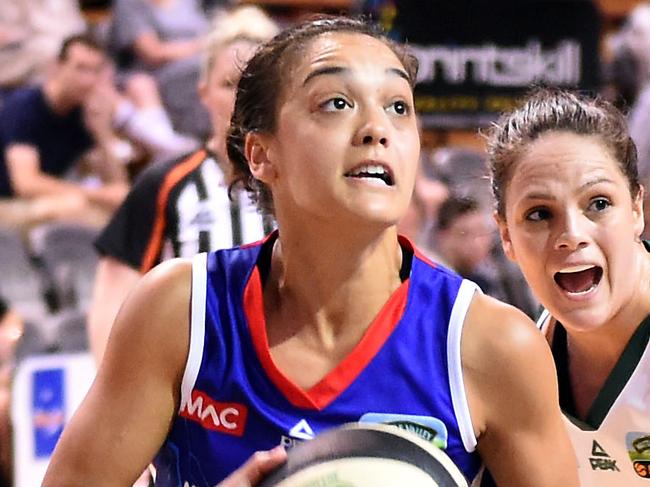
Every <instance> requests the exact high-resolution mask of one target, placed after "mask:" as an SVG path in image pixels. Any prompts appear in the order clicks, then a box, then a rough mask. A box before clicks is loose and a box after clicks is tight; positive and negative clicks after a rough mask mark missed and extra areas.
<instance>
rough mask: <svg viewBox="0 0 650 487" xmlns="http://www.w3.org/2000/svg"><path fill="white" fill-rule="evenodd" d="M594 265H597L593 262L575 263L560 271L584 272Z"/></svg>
mask: <svg viewBox="0 0 650 487" xmlns="http://www.w3.org/2000/svg"><path fill="white" fill-rule="evenodd" d="M592 267H596V266H594V265H592V264H583V265H574V266H571V267H565V268H564V269H562V270H560V272H564V273H567V274H568V273H572V272H582V271H586V270H587V269H591V268H592Z"/></svg>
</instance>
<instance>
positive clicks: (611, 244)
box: [489, 90, 650, 487]
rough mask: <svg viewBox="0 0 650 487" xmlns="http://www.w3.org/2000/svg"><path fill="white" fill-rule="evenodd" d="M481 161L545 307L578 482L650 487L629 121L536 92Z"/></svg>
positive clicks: (649, 297) (648, 369)
mask: <svg viewBox="0 0 650 487" xmlns="http://www.w3.org/2000/svg"><path fill="white" fill-rule="evenodd" d="M489 153H490V162H491V168H492V180H493V189H494V195H495V198H496V201H497V212H496V214H497V220H498V222H499V226H500V230H501V238H502V241H503V247H504V250H505V252H506V254H507V255H508V256H509V257H510V258H511V259H513V260H514V261H516V262H517V263H518V264H519V266H520V267H521V269H522V271H523V273H524V275H525V277H526V279H527V280H528V283H529V284H530V286H531V288H532V290H533V292H534V293H535V294H536V296H537V298H538V299H539V300H540V301H541V302H542V304H543V305H544V306H545V307H546V310H547V311H546V312H545V313H544V314H543V315H542V318H541V319H540V324H541V325H542V327H543V329H544V332H545V333H546V336H547V338H548V341H549V343H550V344H551V347H552V351H553V355H554V358H555V363H556V366H557V373H558V382H559V386H560V405H561V407H562V409H563V411H564V413H565V415H566V418H567V420H566V425H567V428H568V430H569V432H570V435H571V438H572V440H573V446H574V448H575V451H576V454H577V457H578V463H579V467H580V476H581V480H582V484H583V485H585V486H590V487H591V486H594V487H598V486H603V487H604V486H613V485H621V486H622V485H625V486H629V487H632V486H635V485H639V486H647V485H650V349H649V348H648V337H650V318H648V315H649V314H650V255H649V254H648V251H650V245H649V244H648V242H644V241H641V239H640V238H639V236H640V235H641V232H642V231H643V203H642V202H643V188H642V187H641V185H640V184H639V179H638V174H637V166H636V157H637V156H636V149H635V147H634V144H633V142H632V140H631V139H630V136H629V134H628V131H627V128H626V126H625V121H624V119H623V117H622V115H621V114H620V113H618V112H617V111H616V110H615V109H614V108H613V107H611V106H610V105H608V104H607V103H605V102H603V101H600V100H591V99H588V98H584V97H578V96H575V95H573V94H570V93H566V92H562V91H556V90H540V91H538V92H536V93H535V94H532V95H531V96H530V97H529V98H528V99H527V100H525V103H523V104H522V106H521V107H520V108H518V109H516V110H514V111H512V112H511V113H508V114H505V115H504V117H503V118H502V119H501V120H500V122H499V123H498V124H497V126H496V127H495V128H494V130H493V131H492V133H491V136H490V138H489Z"/></svg>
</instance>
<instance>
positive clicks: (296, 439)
mask: <svg viewBox="0 0 650 487" xmlns="http://www.w3.org/2000/svg"><path fill="white" fill-rule="evenodd" d="M314 436H316V435H315V434H314V430H313V429H311V426H309V423H308V422H307V420H306V419H301V420H300V421H298V422H297V423H296V424H295V425H294V426H293V428H291V429H290V430H289V436H287V435H282V438H281V439H280V444H281V445H282V446H283V447H285V448H291V447H292V446H295V445H296V443H300V442H301V441H306V440H312V439H313V438H314Z"/></svg>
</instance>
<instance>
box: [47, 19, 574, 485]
mask: <svg viewBox="0 0 650 487" xmlns="http://www.w3.org/2000/svg"><path fill="white" fill-rule="evenodd" d="M415 71H416V66H415V62H414V60H413V59H412V58H411V57H410V56H408V55H407V54H406V53H404V52H403V51H402V50H401V49H400V48H398V47H397V46H394V45H393V44H391V43H390V42H389V41H387V40H386V39H384V38H382V37H380V36H379V35H378V34H377V33H376V32H374V31H373V30H372V29H371V28H370V27H369V26H367V25H366V24H364V23H361V22H358V21H355V20H350V19H345V18H332V19H330V18H323V19H318V20H311V21H308V22H306V23H304V24H301V25H299V26H297V27H294V28H292V29H290V30H288V31H285V32H284V33H282V34H280V35H279V36H277V37H276V38H274V39H273V40H272V41H270V42H269V43H268V44H266V45H264V46H263V47H262V48H261V49H260V50H259V51H258V52H257V54H256V55H255V56H254V57H253V58H252V59H251V61H250V62H249V63H248V65H247V67H246V69H245V70H244V72H243V74H242V77H241V80H240V82H239V85H238V94H237V100H236V104H235V110H234V114H233V118H232V122H231V130H230V134H229V137H228V154H229V156H230V158H231V160H232V162H233V165H234V170H235V173H236V175H237V177H238V178H239V179H240V180H242V181H243V182H244V183H245V185H246V186H247V188H248V189H250V190H251V191H253V193H254V196H255V197H256V200H257V202H258V204H259V206H260V207H261V208H263V209H266V210H272V211H273V214H274V216H275V218H276V220H277V224H278V228H279V231H278V232H274V233H272V234H271V235H270V236H269V237H268V238H267V239H266V240H265V241H263V242H260V243H258V244H255V245H250V246H245V247H241V248H236V249H232V250H226V251H220V252H216V253H211V254H208V255H206V254H203V255H202V256H200V257H198V258H197V259H195V260H194V261H193V262H188V261H184V260H177V261H172V262H170V263H166V264H161V265H160V266H159V267H157V268H156V269H155V270H153V271H152V272H151V273H149V274H148V275H147V276H146V277H144V278H143V280H142V281H141V283H140V284H139V285H138V286H137V288H136V290H135V291H134V292H133V293H132V294H131V296H130V298H128V299H127V302H126V304H125V305H124V306H123V308H122V310H121V311H120V314H119V315H118V318H117V321H116V324H115V326H114V328H113V331H112V332H111V338H110V340H109V344H108V348H107V351H106V355H105V357H104V361H103V363H102V365H101V368H100V371H99V373H98V376H97V379H96V381H95V383H94V384H93V386H92V388H91V391H90V392H89V394H88V397H87V398H86V400H85V401H84V403H83V404H82V406H81V407H80V409H79V411H78V413H77V414H76V415H75V417H74V419H73V420H72V422H71V423H70V425H69V426H68V427H67V428H66V432H65V433H64V435H63V437H62V438H61V441H60V443H59V445H58V447H57V450H56V452H55V454H54V457H53V459H52V463H51V466H50V468H49V471H48V473H47V476H46V480H45V484H44V485H45V486H46V487H52V486H59V485H65V486H66V487H70V486H73V485H97V484H98V483H101V484H103V485H128V483H129V482H131V481H133V480H134V479H135V478H136V477H137V474H138V472H139V471H141V470H142V469H143V468H144V466H145V465H146V464H147V463H148V462H149V461H151V459H152V458H153V457H154V456H155V457H156V459H155V464H156V467H157V479H156V485H174V486H185V485H196V486H212V485H214V484H216V483H217V482H218V481H220V480H221V479H223V478H224V477H226V476H227V475H228V474H229V473H230V472H232V471H233V470H235V469H236V468H237V467H238V466H239V465H241V464H242V463H244V461H245V460H246V459H247V458H248V457H249V456H250V455H251V454H252V453H253V452H255V451H257V450H267V449H270V448H272V447H273V446H274V445H278V444H281V445H284V446H290V445H293V444H295V443H297V442H300V441H304V440H308V439H310V438H312V437H313V436H314V435H316V434H318V433H319V432H321V431H324V430H326V429H329V428H332V427H335V426H338V425H340V424H342V423H347V422H353V421H361V422H373V423H377V422H386V423H393V424H401V425H403V426H404V427H405V428H408V429H418V430H420V431H421V432H422V433H423V435H424V436H426V437H427V439H429V440H430V441H432V442H434V443H435V444H437V445H439V446H440V447H441V448H443V449H444V450H445V451H446V453H447V454H448V455H449V456H450V457H451V459H452V460H453V461H454V462H455V463H456V464H457V465H458V466H459V468H460V469H461V470H462V471H463V473H464V475H465V476H466V477H467V478H468V479H470V480H472V479H474V478H476V477H477V476H478V475H480V465H481V461H483V462H484V463H485V464H486V465H487V467H488V468H489V470H490V472H491V473H492V474H493V476H494V477H495V479H496V481H497V483H498V484H499V485H505V486H509V487H513V486H524V485H526V486H530V485H538V486H569V485H576V483H577V470H576V467H575V461H574V456H573V454H572V452H571V447H570V442H569V439H568V436H567V434H566V431H565V430H564V428H563V424H562V419H561V414H560V410H559V407H558V406H557V392H556V382H555V376H554V374H553V366H552V359H551V355H550V353H549V352H548V348H547V347H546V344H545V343H544V340H543V338H542V337H541V335H539V333H537V331H536V330H535V328H534V326H533V324H532V323H530V322H529V321H528V319H527V318H526V317H525V316H524V315H523V314H522V313H520V312H519V311H517V310H515V309H514V308H511V307H509V306H507V305H504V304H501V303H499V302H497V301H495V300H493V299H491V298H489V297H487V296H484V295H482V294H481V293H480V292H477V290H476V287H475V285H474V284H473V283H471V282H468V281H463V280H462V279H461V278H460V277H458V276H457V275H455V274H453V273H451V272H449V271H447V270H445V269H443V268H440V267H437V266H435V265H432V264H431V263H429V262H428V261H426V260H425V259H424V258H423V257H422V256H421V255H420V254H419V253H418V251H417V250H416V249H414V248H413V246H412V245H411V244H410V243H409V242H408V241H407V240H405V239H401V238H398V236H397V232H396V223H397V221H398V220H399V219H400V217H401V216H402V215H403V214H404V212H405V211H406V208H407V205H408V203H409V198H410V195H411V192H412V190H413V182H414V178H415V172H416V168H417V164H418V156H419V149H420V144H419V137H418V130H417V126H416V120H415V113H414V109H413V93H412V87H413V84H414V80H415ZM188 310H189V311H190V313H188ZM461 337H462V340H461ZM264 455H266V458H267V459H268V456H269V455H271V456H272V457H273V458H275V457H274V455H276V453H272V454H262V460H261V461H260V462H262V463H264ZM277 455H278V457H280V456H281V453H278V454H277ZM253 465H254V466H255V465H256V462H255V461H253Z"/></svg>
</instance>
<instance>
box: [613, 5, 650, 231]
mask: <svg viewBox="0 0 650 487" xmlns="http://www.w3.org/2000/svg"><path fill="white" fill-rule="evenodd" d="M619 37H620V38H621V39H622V40H621V41H620V44H621V46H620V49H621V50H624V51H627V52H629V53H630V55H631V58H632V62H633V63H634V65H635V66H636V72H637V80H636V81H637V84H636V86H637V91H636V99H635V101H634V104H633V105H632V107H631V110H630V112H629V114H628V128H629V131H630V136H631V137H632V139H633V140H634V143H635V144H636V148H637V153H638V170H639V178H640V181H641V184H643V185H644V186H645V187H646V188H648V187H650V133H649V132H648V127H649V126H650V3H648V2H641V3H639V4H638V5H637V6H636V7H635V8H634V9H633V10H632V11H631V13H630V15H629V17H628V19H627V22H626V24H625V26H624V28H623V31H622V33H621V34H620V35H619ZM644 206H645V207H646V208H648V207H650V192H648V191H646V192H645V194H644ZM644 218H645V222H646V225H645V230H644V233H643V235H642V236H643V237H644V238H650V214H649V213H648V212H646V213H645V214H644Z"/></svg>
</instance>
